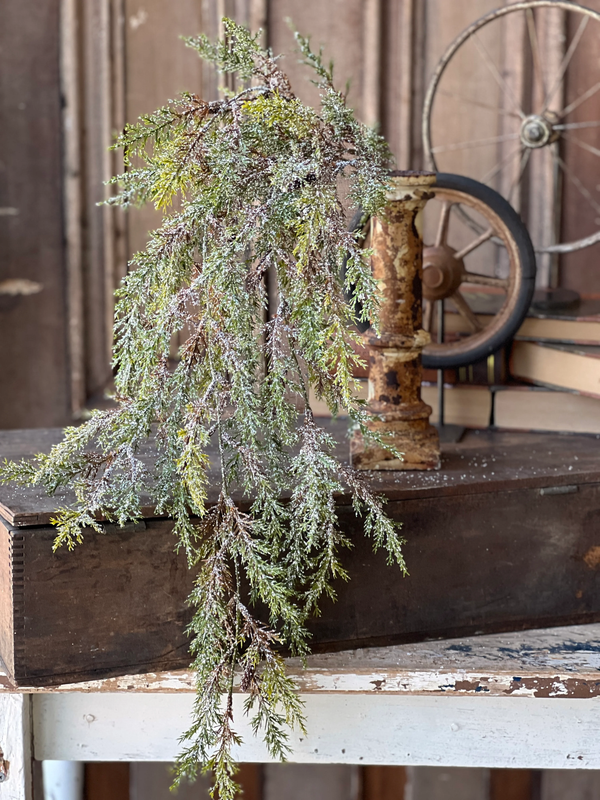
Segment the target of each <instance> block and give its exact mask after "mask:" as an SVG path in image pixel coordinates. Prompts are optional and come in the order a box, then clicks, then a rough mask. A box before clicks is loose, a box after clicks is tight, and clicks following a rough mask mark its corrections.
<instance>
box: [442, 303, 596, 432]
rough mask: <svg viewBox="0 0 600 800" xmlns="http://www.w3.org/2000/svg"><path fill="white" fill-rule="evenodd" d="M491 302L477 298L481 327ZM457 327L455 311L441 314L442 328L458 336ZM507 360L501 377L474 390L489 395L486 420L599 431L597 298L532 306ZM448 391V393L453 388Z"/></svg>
mask: <svg viewBox="0 0 600 800" xmlns="http://www.w3.org/2000/svg"><path fill="white" fill-rule="evenodd" d="M495 300H496V298H494V297H493V296H489V295H488V296H487V297H486V296H485V295H482V296H481V297H478V298H477V300H476V303H475V308H476V310H477V311H478V312H479V313H478V314H477V316H478V318H479V319H480V321H481V323H482V324H483V325H486V324H488V323H489V321H490V320H491V319H492V314H493V313H494V312H495V310H496V309H495V308H494V307H493V306H494V302H495ZM486 303H487V305H488V307H487V308H486ZM470 304H471V305H473V302H472V301H471V303H470ZM462 326H463V321H462V318H461V317H459V316H458V315H457V314H453V313H448V314H447V315H446V328H447V330H448V329H449V330H450V331H452V332H455V333H457V334H459V333H462V332H463V331H462ZM506 364H507V367H508V370H507V375H506V379H505V380H497V381H491V380H488V381H487V384H488V385H487V386H484V385H481V384H482V383H484V381H482V380H479V384H480V385H479V386H478V390H479V391H480V392H481V393H484V394H485V393H488V394H489V395H490V406H491V410H490V424H492V425H495V426H496V427H499V428H510V429H513V430H543V431H564V432H571V433H595V434H600V300H593V299H583V300H580V301H579V303H578V304H577V305H575V306H573V307H569V308H565V309H560V310H556V309H555V310H537V309H536V308H535V307H533V308H532V309H531V310H530V312H529V314H528V316H527V318H526V319H525V321H524V322H523V324H522V325H521V327H520V329H519V331H518V332H517V335H516V336H515V340H514V342H513V343H512V346H511V348H510V350H509V353H508V357H507V361H506ZM480 373H481V370H480ZM496 374H497V372H496ZM446 380H447V378H446ZM448 389H449V390H448V391H447V392H446V395H447V396H450V395H451V394H452V391H453V389H452V387H448ZM464 415H465V412H463V416H464ZM474 415H476V412H475V409H474ZM448 422H454V420H453V419H451V418H449V419H448ZM462 424H465V423H462Z"/></svg>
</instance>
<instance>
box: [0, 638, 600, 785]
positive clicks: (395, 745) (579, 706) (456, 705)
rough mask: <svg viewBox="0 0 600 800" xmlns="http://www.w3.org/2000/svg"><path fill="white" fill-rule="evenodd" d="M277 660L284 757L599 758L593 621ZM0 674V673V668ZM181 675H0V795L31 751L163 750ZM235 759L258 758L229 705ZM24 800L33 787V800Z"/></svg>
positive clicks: (554, 761)
mask: <svg viewBox="0 0 600 800" xmlns="http://www.w3.org/2000/svg"><path fill="white" fill-rule="evenodd" d="M288 664H289V672H290V674H291V675H293V676H294V678H295V679H296V681H297V683H298V687H299V691H300V694H301V696H302V698H303V700H304V702H305V706H306V715H307V723H308V735H307V736H301V735H298V734H297V733H295V734H293V735H292V743H293V754H292V756H291V758H290V760H291V761H295V762H304V763H308V762H310V763H327V764H331V763H337V764H340V763H347V764H399V765H430V766H462V767H522V768H531V769H546V768H552V769H555V768H562V769H565V768H567V769H568V768H571V769H581V768H584V769H600V625H582V626H573V627H563V628H553V629H547V630H538V631H526V632H523V633H510V634H502V635H494V636H477V637H469V638H464V639H455V640H445V641H437V642H425V643H421V644H412V645H402V646H397V647H384V648H371V649H364V650H356V651H347V652H343V653H337V654H333V655H321V656H312V657H311V658H309V659H308V666H307V668H306V669H302V666H301V664H300V662H298V661H295V660H292V659H290V660H289V662H288ZM0 677H1V676H0ZM193 691H194V687H193V676H192V674H191V673H189V672H185V671H181V672H172V673H159V674H149V675H136V676H126V677H122V678H115V679H110V680H103V681H94V682H90V683H81V684H71V685H65V686H60V687H57V688H53V689H29V688H25V689H20V690H19V691H18V692H15V691H14V690H11V689H10V687H8V686H4V687H2V688H0V712H1V713H0V747H2V749H3V751H4V757H5V758H6V759H7V760H8V761H10V771H9V778H8V780H7V781H6V782H4V783H0V800H9V799H10V800H30V797H31V788H30V786H31V758H32V757H33V758H35V759H39V760H46V759H50V760H60V761H154V760H156V761H172V760H174V758H175V757H176V755H177V752H178V747H179V745H178V738H179V736H180V734H181V732H182V731H183V730H185V728H186V726H187V724H188V721H189V717H190V711H191V707H192V702H193ZM243 700H244V696H243V695H242V694H239V695H237V696H236V704H235V710H236V727H237V729H238V731H239V732H240V733H241V734H242V736H243V739H244V743H243V744H242V745H241V747H240V748H239V749H238V750H237V752H236V757H237V758H238V759H239V760H240V761H251V762H267V761H269V760H270V759H269V756H268V754H267V752H266V750H265V748H264V746H263V744H262V743H261V742H260V741H259V740H257V739H256V738H255V737H254V736H253V735H252V733H251V731H250V728H249V725H248V721H247V719H246V718H245V717H244V716H243V714H242V710H241V709H242V703H243ZM36 800H37V799H36Z"/></svg>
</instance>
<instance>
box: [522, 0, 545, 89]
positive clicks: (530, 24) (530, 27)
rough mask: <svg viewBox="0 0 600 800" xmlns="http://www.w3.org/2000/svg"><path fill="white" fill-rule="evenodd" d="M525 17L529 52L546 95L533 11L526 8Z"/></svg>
mask: <svg viewBox="0 0 600 800" xmlns="http://www.w3.org/2000/svg"><path fill="white" fill-rule="evenodd" d="M525 16H526V17H527V33H528V34H529V44H530V45H531V52H532V54H533V66H534V69H535V71H536V72H537V75H538V80H539V82H540V85H541V87H542V93H543V96H544V97H547V96H548V95H547V90H546V81H545V80H544V70H543V69H542V60H541V58H540V48H539V44H538V35H537V28H536V27H535V18H534V16H533V11H532V10H531V9H530V8H528V9H527V10H526V11H525Z"/></svg>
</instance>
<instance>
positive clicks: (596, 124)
mask: <svg viewBox="0 0 600 800" xmlns="http://www.w3.org/2000/svg"><path fill="white" fill-rule="evenodd" d="M552 127H553V128H554V130H555V131H575V130H578V129H579V128H600V120H593V121H590V122H566V123H565V124H564V125H553V126H552Z"/></svg>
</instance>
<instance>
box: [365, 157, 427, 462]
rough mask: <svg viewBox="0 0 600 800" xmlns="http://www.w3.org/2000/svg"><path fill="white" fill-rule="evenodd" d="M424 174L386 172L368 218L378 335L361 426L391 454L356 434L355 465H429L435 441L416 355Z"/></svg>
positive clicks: (420, 334)
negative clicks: (379, 199) (381, 197)
mask: <svg viewBox="0 0 600 800" xmlns="http://www.w3.org/2000/svg"><path fill="white" fill-rule="evenodd" d="M434 182H435V175H433V174H432V173H415V172H404V173H393V175H392V179H391V188H390V192H389V194H388V205H387V207H386V213H385V215H383V217H382V218H381V219H379V218H373V219H371V231H370V234H371V248H372V250H373V255H372V257H371V267H372V270H373V277H374V278H375V280H376V281H377V282H378V284H379V289H380V297H381V300H380V309H379V327H380V331H379V335H376V334H375V332H374V331H373V330H370V331H368V332H367V333H366V334H365V336H364V337H363V338H364V344H365V347H366V350H367V352H368V362H369V396H368V408H369V411H370V413H371V415H372V418H371V420H370V422H369V425H368V427H369V428H370V429H371V430H372V431H374V432H376V433H378V434H380V435H381V438H382V442H383V443H385V444H387V443H389V445H390V446H392V449H393V450H395V451H397V452H399V453H402V454H403V456H402V459H400V458H399V457H398V455H397V454H396V453H394V452H390V451H389V450H386V448H385V447H383V446H382V445H380V444H378V443H377V442H373V441H372V440H369V441H365V439H364V438H363V436H362V434H356V435H355V436H354V438H353V439H352V441H351V444H350V455H351V459H352V464H353V466H354V467H356V468H358V469H383V470H398V469H400V470H407V469H437V468H438V467H439V466H440V443H439V436H438V432H437V430H436V429H435V428H434V427H433V426H432V425H430V424H429V416H430V414H431V408H430V407H429V406H428V405H427V404H426V403H424V402H423V400H422V399H421V376H422V369H421V352H422V350H423V347H424V346H425V345H427V344H429V342H430V336H429V334H428V333H427V332H426V331H424V330H423V328H422V324H423V313H422V278H423V241H422V239H421V233H420V216H421V212H422V210H423V208H424V206H425V203H426V202H427V200H428V198H429V197H431V187H432V186H433V184H434Z"/></svg>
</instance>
